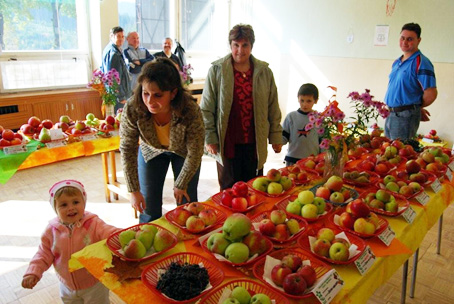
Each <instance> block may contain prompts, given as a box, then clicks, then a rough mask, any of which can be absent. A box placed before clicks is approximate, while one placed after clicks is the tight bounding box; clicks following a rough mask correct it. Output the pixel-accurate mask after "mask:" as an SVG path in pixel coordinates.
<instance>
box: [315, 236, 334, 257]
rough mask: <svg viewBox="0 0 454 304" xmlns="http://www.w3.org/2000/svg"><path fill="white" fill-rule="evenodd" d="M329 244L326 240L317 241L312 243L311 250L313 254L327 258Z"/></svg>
mask: <svg viewBox="0 0 454 304" xmlns="http://www.w3.org/2000/svg"><path fill="white" fill-rule="evenodd" d="M330 247H331V243H330V242H329V241H328V240H326V239H318V240H316V241H315V242H314V245H313V248H312V250H313V251H314V253H315V254H318V255H320V256H324V257H328V255H329V248H330Z"/></svg>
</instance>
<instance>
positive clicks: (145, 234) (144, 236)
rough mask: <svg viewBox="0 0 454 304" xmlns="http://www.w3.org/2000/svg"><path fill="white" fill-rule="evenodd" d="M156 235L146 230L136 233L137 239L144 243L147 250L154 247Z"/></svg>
mask: <svg viewBox="0 0 454 304" xmlns="http://www.w3.org/2000/svg"><path fill="white" fill-rule="evenodd" d="M154 236H155V233H153V232H151V231H146V230H139V231H137V232H136V239H138V240H139V241H141V242H142V244H143V245H144V246H145V249H147V250H148V249H150V248H151V245H153V240H154Z"/></svg>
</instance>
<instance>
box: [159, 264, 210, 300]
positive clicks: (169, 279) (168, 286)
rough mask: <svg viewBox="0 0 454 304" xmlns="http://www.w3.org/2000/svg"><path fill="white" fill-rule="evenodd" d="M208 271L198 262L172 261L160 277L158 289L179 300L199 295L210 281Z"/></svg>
mask: <svg viewBox="0 0 454 304" xmlns="http://www.w3.org/2000/svg"><path fill="white" fill-rule="evenodd" d="M209 279H210V278H209V276H208V271H207V270H206V269H205V268H203V267H200V266H199V265H197V264H188V263H184V264H179V263H175V262H173V263H171V264H170V266H169V268H168V269H167V271H166V272H165V273H164V274H163V275H161V277H160V278H159V281H158V284H157V286H156V289H157V290H159V291H161V292H162V293H163V294H165V295H166V296H168V297H169V298H172V299H174V300H177V301H184V300H188V299H192V298H194V297H196V296H198V295H199V294H200V293H201V292H202V291H203V290H204V289H205V288H206V286H207V285H208V283H209Z"/></svg>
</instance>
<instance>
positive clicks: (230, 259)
mask: <svg viewBox="0 0 454 304" xmlns="http://www.w3.org/2000/svg"><path fill="white" fill-rule="evenodd" d="M199 242H200V244H201V245H202V248H203V250H205V251H206V252H208V253H209V254H211V255H213V256H214V257H215V258H216V259H217V260H218V261H221V262H224V263H227V264H229V265H232V266H247V265H251V264H253V263H254V262H255V261H257V259H258V258H260V257H262V256H264V255H266V254H267V253H268V252H270V251H271V250H272V249H273V243H272V242H271V241H270V240H269V239H267V238H266V237H264V236H263V235H262V234H261V233H260V232H259V231H257V230H254V229H253V226H252V222H251V219H249V218H248V217H247V216H246V215H244V214H242V213H233V214H232V215H230V216H229V217H227V219H226V220H225V222H224V224H223V226H222V228H219V229H217V230H214V231H212V232H211V233H209V234H205V235H203V236H202V237H200V238H199Z"/></svg>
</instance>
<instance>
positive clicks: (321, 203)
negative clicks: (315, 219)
mask: <svg viewBox="0 0 454 304" xmlns="http://www.w3.org/2000/svg"><path fill="white" fill-rule="evenodd" d="M313 204H314V205H315V206H317V212H318V214H323V213H324V212H325V209H326V202H325V200H324V199H323V198H321V197H315V198H314V203H313Z"/></svg>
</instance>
